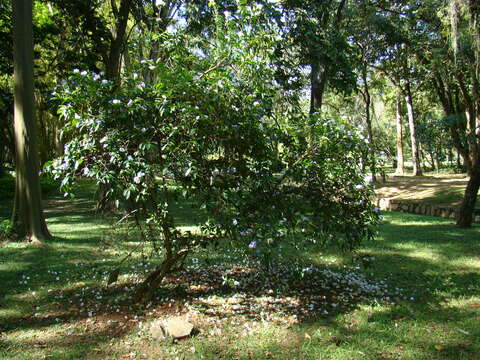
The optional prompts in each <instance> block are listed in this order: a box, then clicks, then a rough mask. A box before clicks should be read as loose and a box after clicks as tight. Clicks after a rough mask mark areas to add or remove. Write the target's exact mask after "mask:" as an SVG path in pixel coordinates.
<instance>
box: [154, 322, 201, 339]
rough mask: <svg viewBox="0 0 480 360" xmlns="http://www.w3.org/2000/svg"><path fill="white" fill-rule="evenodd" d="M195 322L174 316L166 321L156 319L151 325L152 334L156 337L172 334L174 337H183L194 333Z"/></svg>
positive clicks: (160, 337)
mask: <svg viewBox="0 0 480 360" xmlns="http://www.w3.org/2000/svg"><path fill="white" fill-rule="evenodd" d="M192 331H193V324H191V323H189V322H188V321H186V320H184V319H182V318H180V317H174V318H170V319H167V320H165V321H161V322H160V321H156V322H155V323H153V324H152V325H151V327H150V334H151V335H152V337H154V338H156V339H162V338H165V337H166V336H170V337H172V338H174V339H183V338H186V337H188V336H190V335H191V334H192Z"/></svg>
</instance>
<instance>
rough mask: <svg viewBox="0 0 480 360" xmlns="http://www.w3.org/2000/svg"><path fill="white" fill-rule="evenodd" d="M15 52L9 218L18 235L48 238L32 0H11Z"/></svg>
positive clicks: (33, 239) (39, 238) (32, 239)
mask: <svg viewBox="0 0 480 360" xmlns="http://www.w3.org/2000/svg"><path fill="white" fill-rule="evenodd" d="M12 8H13V13H14V19H13V56H14V99H15V100H14V102H15V106H14V128H15V146H16V195H15V196H16V202H17V204H16V207H17V209H18V210H17V209H15V211H16V212H15V213H14V214H13V215H12V218H13V219H15V220H16V223H17V224H18V232H19V234H20V235H21V236H25V238H26V239H27V240H29V241H32V242H43V240H45V239H48V238H50V233H49V232H48V229H47V225H46V223H45V219H44V217H43V211H42V203H41V191H40V181H39V176H38V172H39V166H38V165H39V164H38V154H37V137H36V134H35V122H34V116H35V109H34V97H33V86H34V82H33V33H32V1H31V0H22V1H20V0H12Z"/></svg>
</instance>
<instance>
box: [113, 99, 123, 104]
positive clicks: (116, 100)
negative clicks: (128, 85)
mask: <svg viewBox="0 0 480 360" xmlns="http://www.w3.org/2000/svg"><path fill="white" fill-rule="evenodd" d="M120 103H121V101H120V100H118V99H113V100H112V104H120Z"/></svg>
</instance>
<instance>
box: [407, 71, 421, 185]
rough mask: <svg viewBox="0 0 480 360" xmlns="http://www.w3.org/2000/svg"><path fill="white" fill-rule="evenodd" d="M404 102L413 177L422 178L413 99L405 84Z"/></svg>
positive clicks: (408, 86)
mask: <svg viewBox="0 0 480 360" xmlns="http://www.w3.org/2000/svg"><path fill="white" fill-rule="evenodd" d="M405 88H406V89H405V90H406V91H405V102H406V103H407V112H408V127H409V129H410V141H411V143H412V162H413V175H414V176H422V167H421V164H420V154H419V151H418V145H417V133H416V129H415V115H414V112H413V98H412V91H411V89H410V83H409V82H408V80H407V82H406V87H405Z"/></svg>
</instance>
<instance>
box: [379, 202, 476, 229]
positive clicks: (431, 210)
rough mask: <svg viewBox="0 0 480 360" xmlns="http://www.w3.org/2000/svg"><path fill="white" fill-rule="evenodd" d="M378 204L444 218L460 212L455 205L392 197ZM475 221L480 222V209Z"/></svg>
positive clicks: (385, 207) (397, 209)
mask: <svg viewBox="0 0 480 360" xmlns="http://www.w3.org/2000/svg"><path fill="white" fill-rule="evenodd" d="M377 206H378V207H379V208H380V210H389V211H400V212H406V213H411V214H420V215H428V216H435V217H441V218H444V219H456V218H457V214H458V208H457V207H455V206H444V205H433V204H425V203H419V202H414V201H408V200H398V199H392V198H381V199H377ZM474 222H478V223H480V212H479V211H478V210H477V211H476V212H475V214H474Z"/></svg>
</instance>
